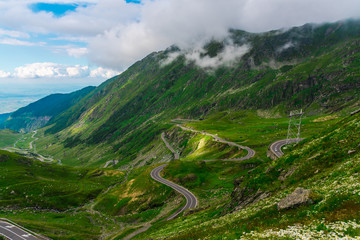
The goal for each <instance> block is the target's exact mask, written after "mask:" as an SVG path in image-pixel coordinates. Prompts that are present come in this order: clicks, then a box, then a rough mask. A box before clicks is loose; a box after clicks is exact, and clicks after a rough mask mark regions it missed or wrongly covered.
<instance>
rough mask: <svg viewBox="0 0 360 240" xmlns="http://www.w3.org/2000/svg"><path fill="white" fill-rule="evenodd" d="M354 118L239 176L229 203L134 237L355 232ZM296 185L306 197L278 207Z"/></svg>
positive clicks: (359, 192)
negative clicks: (306, 198) (301, 202)
mask: <svg viewBox="0 0 360 240" xmlns="http://www.w3.org/2000/svg"><path fill="white" fill-rule="evenodd" d="M359 123H360V115H359V114H357V115H355V116H350V117H346V118H344V119H342V120H340V121H339V122H338V123H337V124H334V125H332V126H331V127H329V128H328V129H326V130H325V131H323V132H320V133H319V134H317V135H316V136H314V137H312V138H309V139H307V140H305V141H303V142H301V143H300V144H298V146H296V147H295V148H293V149H291V152H290V153H289V154H286V155H285V156H284V157H281V158H279V159H277V160H275V161H272V162H269V163H267V164H260V165H258V166H257V167H256V168H255V169H253V170H252V171H249V172H247V173H246V174H243V175H242V176H240V177H238V178H237V179H236V180H235V181H234V190H233V192H232V194H231V198H230V199H231V200H230V202H223V203H221V204H219V205H213V206H209V208H208V209H205V210H203V211H200V212H199V213H194V214H192V215H190V216H186V217H182V218H179V219H177V220H174V221H168V222H159V223H158V224H156V225H154V226H153V227H152V228H150V230H148V231H147V232H145V233H143V234H140V235H138V236H137V237H135V239H163V238H166V239H300V238H301V237H308V238H318V239H333V238H335V237H346V236H348V238H350V237H358V236H359V235H360V227H359V223H360V222H359V219H360V215H359V213H360V211H359V210H360V185H359V183H360V174H359V171H360V162H359V156H360V150H359V144H360V138H359V134H360V127H359V126H360V124H359ZM206 165H208V164H206ZM169 167H170V166H169ZM175 169H176V168H173V169H172V168H170V169H169V170H168V171H176V170H175ZM187 171H191V170H185V169H183V170H182V174H186V172H187ZM208 178H209V180H210V179H211V178H213V176H208ZM205 182H206V180H205ZM297 188H303V189H306V190H310V191H311V193H310V195H309V199H310V200H308V201H306V202H304V203H303V204H299V205H294V206H292V207H289V208H285V209H279V205H278V204H279V202H281V200H282V199H284V198H285V197H286V196H288V195H289V194H291V193H292V192H294V191H295V189H297ZM298 197H299V196H298Z"/></svg>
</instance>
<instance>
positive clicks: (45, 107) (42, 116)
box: [0, 87, 95, 132]
mask: <svg viewBox="0 0 360 240" xmlns="http://www.w3.org/2000/svg"><path fill="white" fill-rule="evenodd" d="M94 88H95V87H86V88H83V89H81V90H79V91H76V92H73V93H68V94H52V95H49V96H47V97H44V98H42V99H40V100H38V101H36V102H34V103H31V104H29V105H28V106H26V107H23V108H20V109H18V110H17V111H15V112H13V113H11V115H10V116H8V118H7V120H6V121H4V122H3V123H2V124H1V125H0V127H1V128H8V129H12V130H15V131H20V130H23V131H25V132H29V131H32V130H35V129H38V128H41V127H43V126H45V125H46V124H47V123H48V121H49V120H51V119H52V118H53V117H56V116H57V115H59V114H61V113H62V112H64V111H65V110H67V109H68V108H70V107H71V106H73V105H74V104H76V103H77V102H78V101H79V100H80V99H82V98H84V97H85V96H86V95H87V94H89V93H90V92H91V91H92V90H94Z"/></svg>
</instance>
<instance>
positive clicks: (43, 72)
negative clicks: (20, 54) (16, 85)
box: [14, 63, 63, 78]
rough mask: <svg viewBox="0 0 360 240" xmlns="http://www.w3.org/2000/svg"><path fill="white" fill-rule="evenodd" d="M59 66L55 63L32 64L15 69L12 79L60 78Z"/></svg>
mask: <svg viewBox="0 0 360 240" xmlns="http://www.w3.org/2000/svg"><path fill="white" fill-rule="evenodd" d="M60 72H61V69H60V65H58V64H56V63H32V64H26V65H25V66H21V67H17V68H15V73H14V77H18V78H42V77H55V76H62V75H63V74H61V73H60Z"/></svg>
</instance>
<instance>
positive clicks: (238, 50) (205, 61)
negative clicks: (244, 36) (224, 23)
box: [170, 44, 250, 68]
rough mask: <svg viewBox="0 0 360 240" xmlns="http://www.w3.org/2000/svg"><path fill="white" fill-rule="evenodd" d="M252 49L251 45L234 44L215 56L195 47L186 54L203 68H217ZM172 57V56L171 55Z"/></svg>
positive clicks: (188, 58)
mask: <svg viewBox="0 0 360 240" xmlns="http://www.w3.org/2000/svg"><path fill="white" fill-rule="evenodd" d="M249 50H250V46H249V45H243V46H235V45H233V44H227V45H225V47H224V49H223V50H222V51H221V52H220V53H218V54H217V56H215V57H210V56H208V55H205V56H203V55H204V53H205V51H204V50H203V49H195V50H192V51H191V52H188V53H186V54H185V57H186V59H187V60H188V61H190V62H194V63H195V64H196V65H198V66H200V67H202V68H216V67H218V66H222V65H231V64H232V63H234V61H235V60H236V59H238V58H241V57H242V56H243V55H245V54H246V53H247V52H248V51H249ZM170 58H172V56H170Z"/></svg>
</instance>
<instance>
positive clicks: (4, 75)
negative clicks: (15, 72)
mask: <svg viewBox="0 0 360 240" xmlns="http://www.w3.org/2000/svg"><path fill="white" fill-rule="evenodd" d="M10 75H11V73H9V72H5V71H2V70H0V78H8V77H10Z"/></svg>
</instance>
